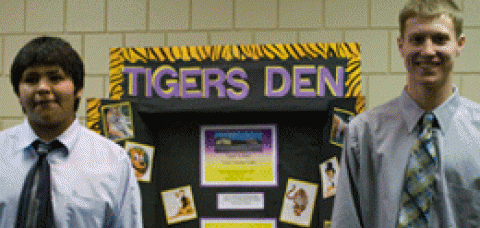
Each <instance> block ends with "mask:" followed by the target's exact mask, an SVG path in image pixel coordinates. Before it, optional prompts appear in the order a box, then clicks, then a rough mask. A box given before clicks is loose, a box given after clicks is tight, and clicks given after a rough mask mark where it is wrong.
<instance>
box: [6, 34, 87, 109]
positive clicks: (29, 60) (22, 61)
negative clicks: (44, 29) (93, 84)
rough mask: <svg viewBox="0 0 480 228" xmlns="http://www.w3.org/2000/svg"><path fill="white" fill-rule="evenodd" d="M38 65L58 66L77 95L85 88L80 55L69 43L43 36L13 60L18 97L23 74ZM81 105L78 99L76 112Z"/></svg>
mask: <svg viewBox="0 0 480 228" xmlns="http://www.w3.org/2000/svg"><path fill="white" fill-rule="evenodd" d="M36 65H49V66H55V65H57V66H59V67H61V68H62V69H63V71H64V72H65V73H66V74H67V75H68V76H70V77H71V78H72V80H73V85H74V87H75V93H76V92H78V91H79V90H81V89H82V88H83V84H84V78H85V70H84V66H83V61H82V59H81V58H80V55H79V54H78V53H77V52H76V51H75V50H74V49H73V48H72V46H71V45H70V44H69V43H68V42H66V41H64V40H62V39H60V38H58V37H49V36H41V37H37V38H35V39H33V40H31V41H30V42H28V43H27V44H25V46H23V47H22V49H20V51H19V52H18V53H17V56H15V59H14V60H13V63H12V67H11V70H10V81H11V83H12V86H13V89H14V91H15V93H16V94H17V96H19V91H18V86H19V84H20V80H21V79H22V76H23V72H24V71H25V70H26V69H27V68H29V67H32V66H36ZM79 103H80V99H77V100H76V101H75V110H77V109H78V105H79Z"/></svg>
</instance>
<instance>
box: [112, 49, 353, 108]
mask: <svg viewBox="0 0 480 228" xmlns="http://www.w3.org/2000/svg"><path fill="white" fill-rule="evenodd" d="M315 58H323V59H328V58H343V59H347V60H348V63H347V66H346V68H345V73H346V74H347V75H348V77H347V78H346V81H345V86H346V88H347V90H346V92H345V95H344V97H352V96H359V95H360V94H361V90H362V84H361V79H362V77H361V65H360V60H361V55H360V45H359V44H358V43H302V44H264V45H260V44H252V45H229V46H188V47H186V46H183V47H144V48H111V49H110V86H109V95H110V99H112V100H119V99H121V98H122V97H123V95H124V94H125V91H124V90H123V88H122V86H121V85H122V83H123V80H125V79H124V78H123V68H124V63H125V62H126V61H128V62H129V63H136V62H138V61H141V62H143V63H147V62H148V61H156V62H159V63H160V62H164V63H173V62H175V61H178V60H183V61H193V60H196V61H204V60H211V61H217V60H225V61H244V60H262V59H265V60H272V59H280V60H299V59H315Z"/></svg>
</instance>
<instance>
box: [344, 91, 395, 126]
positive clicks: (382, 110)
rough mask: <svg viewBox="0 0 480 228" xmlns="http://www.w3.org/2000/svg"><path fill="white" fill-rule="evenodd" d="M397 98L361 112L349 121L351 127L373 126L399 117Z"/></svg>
mask: <svg viewBox="0 0 480 228" xmlns="http://www.w3.org/2000/svg"><path fill="white" fill-rule="evenodd" d="M399 101H400V99H399V97H397V98H394V99H392V100H390V101H388V102H386V103H384V104H381V105H379V106H376V107H374V108H372V109H370V110H368V111H365V112H362V113H360V114H358V115H357V116H355V117H354V118H353V119H352V120H351V122H350V123H351V124H352V125H365V124H375V123H379V122H383V121H387V120H389V119H390V118H392V117H393V118H398V117H399V116H401V111H400V110H401V109H400V104H399Z"/></svg>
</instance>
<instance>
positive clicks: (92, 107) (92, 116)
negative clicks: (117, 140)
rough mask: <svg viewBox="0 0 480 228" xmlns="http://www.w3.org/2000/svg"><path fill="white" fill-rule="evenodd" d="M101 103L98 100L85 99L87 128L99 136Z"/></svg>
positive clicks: (100, 131) (100, 130)
mask: <svg viewBox="0 0 480 228" xmlns="http://www.w3.org/2000/svg"><path fill="white" fill-rule="evenodd" d="M101 106H102V101H101V100H100V99H99V98H87V128H88V129H90V130H92V131H94V132H96V133H98V134H101V133H102V127H101V125H100V124H101V122H100V120H101V113H100V107H101Z"/></svg>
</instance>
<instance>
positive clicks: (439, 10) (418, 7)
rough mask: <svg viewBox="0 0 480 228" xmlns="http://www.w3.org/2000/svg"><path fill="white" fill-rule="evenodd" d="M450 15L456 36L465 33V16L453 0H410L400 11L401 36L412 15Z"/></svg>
mask: <svg viewBox="0 0 480 228" xmlns="http://www.w3.org/2000/svg"><path fill="white" fill-rule="evenodd" d="M440 15H448V16H450V18H451V19H452V20H453V26H454V29H455V35H456V37H459V36H460V35H461V34H462V33H463V17H462V15H461V13H460V8H459V7H458V5H457V4H455V2H454V1H453V0H409V1H408V3H407V4H406V5H405V6H404V7H403V9H402V11H400V16H399V21H400V36H401V37H403V35H404V33H405V24H406V22H407V20H408V19H409V18H411V17H416V16H422V17H437V16H440Z"/></svg>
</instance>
